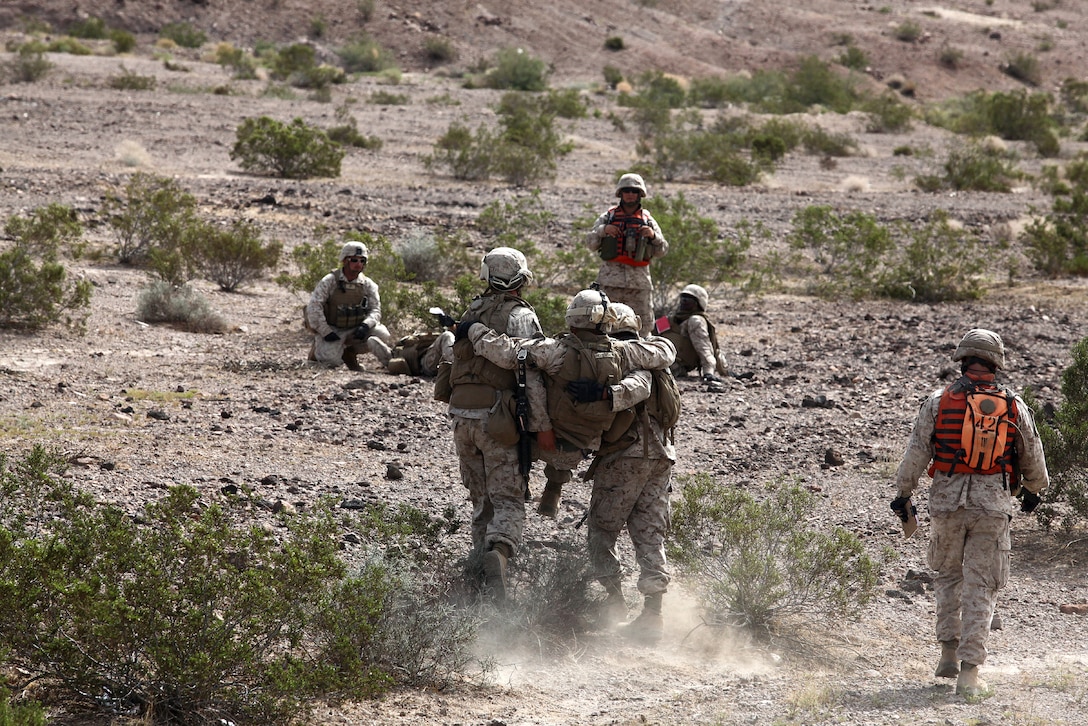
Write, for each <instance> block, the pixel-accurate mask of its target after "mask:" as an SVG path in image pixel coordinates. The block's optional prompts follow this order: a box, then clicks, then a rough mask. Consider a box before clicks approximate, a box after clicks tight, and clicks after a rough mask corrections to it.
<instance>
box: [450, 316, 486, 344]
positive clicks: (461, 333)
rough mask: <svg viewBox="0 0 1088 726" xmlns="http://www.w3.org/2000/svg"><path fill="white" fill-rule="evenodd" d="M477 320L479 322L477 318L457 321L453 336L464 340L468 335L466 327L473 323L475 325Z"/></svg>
mask: <svg viewBox="0 0 1088 726" xmlns="http://www.w3.org/2000/svg"><path fill="white" fill-rule="evenodd" d="M478 322H480V321H479V320H462V321H461V322H459V323H457V332H456V333H454V334H453V337H454V338H456V339H457V340H464V339H465V338H467V337H468V329H469V328H471V327H472V326H473V325H475V324H476V323H478Z"/></svg>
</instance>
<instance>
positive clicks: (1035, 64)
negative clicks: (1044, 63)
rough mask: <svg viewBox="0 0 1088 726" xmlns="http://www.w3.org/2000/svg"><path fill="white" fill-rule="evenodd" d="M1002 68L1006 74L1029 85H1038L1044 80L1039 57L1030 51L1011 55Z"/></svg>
mask: <svg viewBox="0 0 1088 726" xmlns="http://www.w3.org/2000/svg"><path fill="white" fill-rule="evenodd" d="M1001 70H1002V71H1003V72H1004V73H1005V75H1007V76H1010V77H1011V78H1015V79H1016V80H1018V81H1023V82H1024V83H1026V84H1028V85H1029V86H1038V85H1039V84H1040V83H1042V82H1043V73H1042V69H1041V68H1040V67H1039V59H1038V58H1036V57H1035V56H1033V55H1032V54H1030V53H1016V54H1014V55H1012V56H1010V57H1009V59H1008V61H1007V62H1006V63H1005V64H1004V65H1003V66H1002V67H1001Z"/></svg>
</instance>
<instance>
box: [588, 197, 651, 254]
mask: <svg viewBox="0 0 1088 726" xmlns="http://www.w3.org/2000/svg"><path fill="white" fill-rule="evenodd" d="M608 224H613V225H615V226H617V227H619V228H620V234H619V236H618V237H615V238H609V237H606V238H605V239H604V240H602V243H601V251H600V253H601V258H602V259H605V260H608V261H609V262H619V263H620V264H623V265H631V266H632V267H645V266H646V265H648V264H650V254H651V251H650V240H646V242H645V244H644V247H643V254H642V257H638V245H639V239H640V236H639V233H640V232H641V231H642V228H643V227H646V226H648V225H647V223H646V221H645V219H644V214H643V209H642V207H639V208H638V210H637V211H636V212H635V213H634V214H631V215H627V214H624V213H623V207H622V206H616V207H613V208H612V209H609V210H608ZM613 245H615V254H614V255H613V254H612V246H613ZM606 255H608V256H606Z"/></svg>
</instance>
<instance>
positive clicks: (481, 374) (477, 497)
mask: <svg viewBox="0 0 1088 726" xmlns="http://www.w3.org/2000/svg"><path fill="white" fill-rule="evenodd" d="M480 279H481V280H485V281H486V282H487V290H486V291H485V292H484V293H483V294H482V295H479V296H477V297H476V298H475V299H474V300H473V301H472V304H471V305H469V308H468V310H467V311H466V312H465V313H464V315H462V316H461V321H462V322H461V323H460V325H458V328H457V329H458V333H459V335H458V336H457V341H456V342H455V343H454V344H453V350H452V355H453V357H452V361H451V367H450V372H449V384H450V387H451V390H450V394H449V413H450V417H451V418H452V419H453V440H454V443H455V445H456V448H457V457H458V460H459V462H460V469H461V482H462V483H463V484H464V485H465V487H467V488H468V492H469V498H470V499H471V501H472V544H473V547H474V548H476V549H477V550H480V551H483V553H484V554H483V569H484V578H485V585H486V588H487V593H488V594H489V596H490V597H491V598H492V599H493V600H494V601H496V602H501V601H503V600H505V599H506V563H507V560H509V559H510V558H511V557H513V556H514V553H515V552H516V551H517V548H518V546H519V545H520V544H521V538H522V533H523V531H524V529H525V480H524V477H523V476H522V475H521V473H520V472H519V471H518V449H517V445H516V444H517V438H518V437H517V432H516V431H509V430H507V429H508V428H509V427H508V426H505V425H504V422H505V421H509V422H510V424H511V425H512V423H513V419H512V418H507V417H506V416H505V414H506V413H507V412H508V411H509V406H510V401H511V398H512V396H513V395H514V391H515V389H516V387H517V378H516V376H515V374H514V371H513V370H511V369H510V368H502V367H499V366H497V365H495V364H494V363H492V362H491V361H489V360H487V359H486V358H484V357H482V356H479V355H476V354H475V353H474V351H473V349H472V343H471V342H469V341H468V340H466V339H465V332H466V331H467V329H468V328H469V327H471V325H472V324H473V323H475V322H481V323H483V324H484V325H486V326H487V327H489V328H494V329H496V330H500V331H502V332H504V333H506V334H507V335H509V336H511V337H513V338H519V339H521V338H542V337H543V336H544V334H543V332H542V331H541V329H540V322H539V321H538V320H537V317H536V311H534V310H533V308H532V306H531V305H529V303H527V302H525V300H523V299H522V298H521V290H522V288H523V287H524V286H525V285H527V284H528V283H530V282H531V281H532V279H533V273H532V272H530V271H529V268H528V266H527V264H526V261H525V255H523V254H522V253H521V252H519V251H518V250H515V249H512V248H510V247H496V248H495V249H493V250H491V251H490V252H488V253H487V254H486V255H484V258H483V262H482V263H481V265H480ZM511 368H512V367H511ZM527 388H528V393H529V396H530V423H531V424H537V425H538V426H541V425H540V424H539V423H538V422H539V421H540V420H541V419H540V416H541V415H543V414H542V412H543V411H544V407H545V404H544V391H543V388H542V387H541V386H540V379H539V374H535V373H534V375H533V379H532V380H529V381H527ZM545 420H546V419H545ZM543 427H545V428H547V427H546V426H543ZM533 430H538V429H537V428H534V429H533ZM511 435H512V438H511Z"/></svg>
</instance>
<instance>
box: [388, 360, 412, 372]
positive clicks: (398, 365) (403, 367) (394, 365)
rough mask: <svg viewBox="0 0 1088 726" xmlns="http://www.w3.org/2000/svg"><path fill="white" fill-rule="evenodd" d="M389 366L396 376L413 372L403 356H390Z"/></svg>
mask: <svg viewBox="0 0 1088 726" xmlns="http://www.w3.org/2000/svg"><path fill="white" fill-rule="evenodd" d="M388 368H389V372H390V373H392V374H393V375H394V376H407V375H411V373H412V369H411V368H409V367H408V361H406V360H404V359H403V358H390V359H389V365H388Z"/></svg>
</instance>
